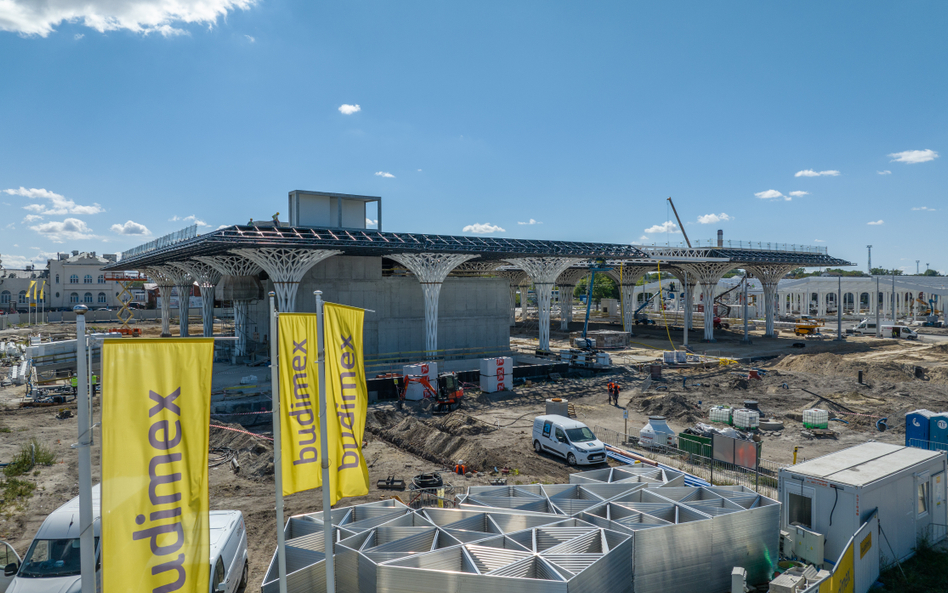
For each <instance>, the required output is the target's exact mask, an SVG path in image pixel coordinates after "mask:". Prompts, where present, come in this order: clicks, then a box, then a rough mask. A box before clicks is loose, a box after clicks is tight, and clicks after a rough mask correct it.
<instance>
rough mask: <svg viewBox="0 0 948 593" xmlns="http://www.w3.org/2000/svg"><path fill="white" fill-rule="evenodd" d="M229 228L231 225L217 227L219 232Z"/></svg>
mask: <svg viewBox="0 0 948 593" xmlns="http://www.w3.org/2000/svg"><path fill="white" fill-rule="evenodd" d="M229 226H230V225H228V224H222V225H220V226H219V227H217V230H221V229H226V228H227V227H229Z"/></svg>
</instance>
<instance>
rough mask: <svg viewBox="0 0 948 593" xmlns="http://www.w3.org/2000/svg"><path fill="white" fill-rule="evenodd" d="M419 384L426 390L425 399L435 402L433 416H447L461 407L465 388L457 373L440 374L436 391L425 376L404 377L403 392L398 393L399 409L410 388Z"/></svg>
mask: <svg viewBox="0 0 948 593" xmlns="http://www.w3.org/2000/svg"><path fill="white" fill-rule="evenodd" d="M412 383H418V384H420V385H421V386H422V387H423V388H424V398H425V399H430V400H431V401H433V402H434V404H435V406H434V410H432V413H433V414H447V413H448V412H452V411H454V410H456V409H457V408H459V407H460V406H461V398H462V397H464V388H463V387H461V384H460V383H459V382H458V375H457V373H440V374H439V375H438V388H437V389H435V388H434V387H433V386H432V385H431V383H430V382H429V381H428V377H425V376H424V375H405V376H404V377H402V390H401V391H400V392H399V393H398V407H399V409H401V407H402V404H403V403H404V401H405V395H406V394H407V393H408V386H409V385H410V384H412Z"/></svg>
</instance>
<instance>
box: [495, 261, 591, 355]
mask: <svg viewBox="0 0 948 593" xmlns="http://www.w3.org/2000/svg"><path fill="white" fill-rule="evenodd" d="M507 261H509V262H510V263H511V264H513V265H515V266H518V267H519V268H520V269H522V270H523V271H524V272H526V273H527V275H528V276H530V279H531V280H533V286H534V289H535V290H536V294H537V308H538V313H539V318H540V319H539V326H540V327H539V334H540V335H539V343H538V345H537V349H538V350H542V351H548V350H549V349H550V299H551V298H552V296H553V283H554V282H555V281H556V278H557V277H558V276H559V275H560V274H561V273H563V272H564V271H565V270H566V269H567V268H569V267H570V266H573V265H575V264H577V263H579V262H581V261H582V260H581V259H577V258H569V257H523V258H510V259H508V260H507Z"/></svg>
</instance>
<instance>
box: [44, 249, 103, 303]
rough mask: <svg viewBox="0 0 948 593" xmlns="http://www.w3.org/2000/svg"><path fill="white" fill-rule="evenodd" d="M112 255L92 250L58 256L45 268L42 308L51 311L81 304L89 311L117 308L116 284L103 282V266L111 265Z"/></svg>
mask: <svg viewBox="0 0 948 593" xmlns="http://www.w3.org/2000/svg"><path fill="white" fill-rule="evenodd" d="M115 260H116V256H115V255H114V254H109V253H107V254H103V255H96V253H95V252H94V251H92V252H84V253H80V252H79V251H73V252H72V254H71V255H70V254H68V253H60V254H58V255H57V257H56V259H51V260H49V261H48V262H47V265H46V268H47V269H46V274H47V276H48V279H47V285H46V298H47V302H46V305H47V307H48V308H49V310H51V311H55V310H58V309H63V308H66V309H72V308H73V307H75V306H76V305H78V304H80V303H81V304H83V305H85V306H87V307H89V308H90V309H99V308H103V307H108V308H110V309H115V308H118V307H121V303H120V302H119V299H118V296H119V294H120V293H121V288H120V287H119V285H118V283H117V282H111V281H107V280H106V279H105V278H106V275H105V272H103V271H102V268H103V266H106V265H108V264H110V263H115Z"/></svg>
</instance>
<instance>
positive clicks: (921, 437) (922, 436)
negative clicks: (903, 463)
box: [905, 410, 935, 449]
mask: <svg viewBox="0 0 948 593" xmlns="http://www.w3.org/2000/svg"><path fill="white" fill-rule="evenodd" d="M934 415H935V413H934V412H932V411H931V410H915V411H914V412H909V413H908V414H906V415H905V446H906V447H917V448H919V449H927V448H928V441H930V440H931V438H930V436H931V419H932V416H934Z"/></svg>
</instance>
